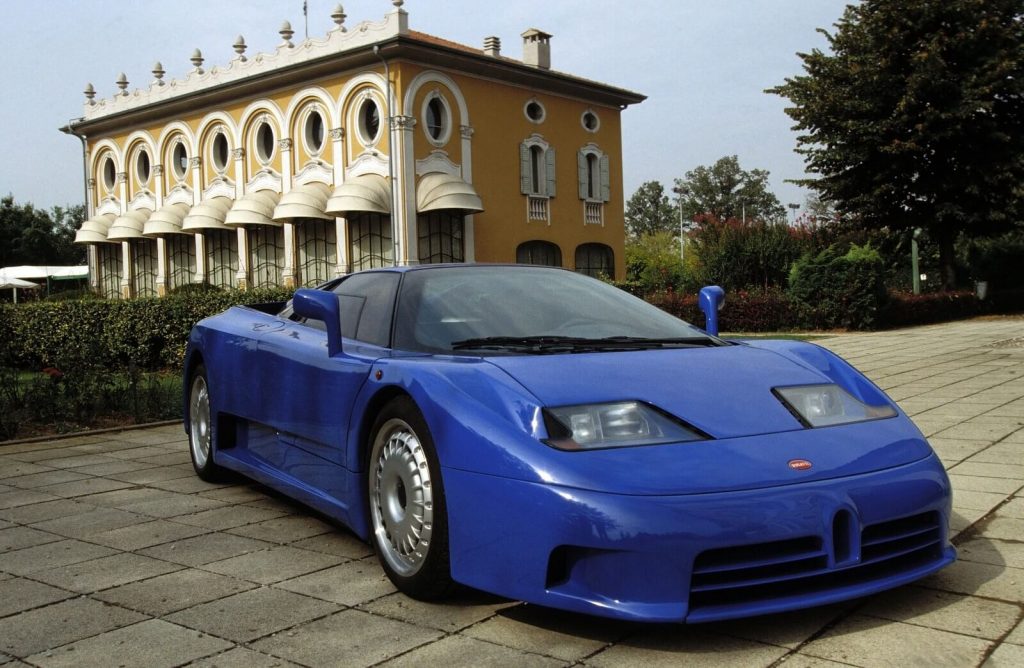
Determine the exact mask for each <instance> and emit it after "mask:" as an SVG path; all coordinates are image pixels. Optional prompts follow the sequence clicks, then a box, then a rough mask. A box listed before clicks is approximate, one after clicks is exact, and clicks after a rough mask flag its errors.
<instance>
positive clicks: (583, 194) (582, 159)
mask: <svg viewBox="0 0 1024 668" xmlns="http://www.w3.org/2000/svg"><path fill="white" fill-rule="evenodd" d="M576 169H577V186H578V189H579V194H580V199H587V190H588V188H587V154H586V153H584V152H583V151H578V152H577V153H576Z"/></svg>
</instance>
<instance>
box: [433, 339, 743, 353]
mask: <svg viewBox="0 0 1024 668" xmlns="http://www.w3.org/2000/svg"><path fill="white" fill-rule="evenodd" d="M719 345H723V344H722V343H721V342H720V341H718V340H717V339H714V338H712V337H710V336H687V337H674V338H644V337H638V336H608V337H603V338H587V337H576V336H484V337H480V338H475V339H463V340H462V341H453V342H452V344H451V347H452V350H520V351H525V352H537V353H558V352H572V353H578V352H595V351H596V352H611V351H622V350H645V349H650V348H679V347H695V346H719Z"/></svg>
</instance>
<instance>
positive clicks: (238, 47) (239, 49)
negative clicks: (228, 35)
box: [231, 35, 246, 62]
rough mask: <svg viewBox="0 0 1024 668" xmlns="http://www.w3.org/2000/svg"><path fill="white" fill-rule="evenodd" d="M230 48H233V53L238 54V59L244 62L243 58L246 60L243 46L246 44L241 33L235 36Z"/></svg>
mask: <svg viewBox="0 0 1024 668" xmlns="http://www.w3.org/2000/svg"><path fill="white" fill-rule="evenodd" d="M231 48H233V49H234V50H235V53H237V54H238V59H239V60H241V61H242V62H245V60H246V58H245V48H246V46H245V38H244V37H242V36H241V35H239V36H238V37H236V38H235V43H234V44H232V45H231Z"/></svg>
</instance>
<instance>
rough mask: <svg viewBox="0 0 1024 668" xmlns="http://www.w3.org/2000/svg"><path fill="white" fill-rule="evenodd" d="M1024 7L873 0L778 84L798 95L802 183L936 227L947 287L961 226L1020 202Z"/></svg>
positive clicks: (991, 225)
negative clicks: (822, 48) (804, 175)
mask: <svg viewBox="0 0 1024 668" xmlns="http://www.w3.org/2000/svg"><path fill="white" fill-rule="evenodd" d="M1022 19H1024V0H943V1H942V2H935V1H934V0H863V2H861V3H859V4H855V5H850V6H848V7H847V8H846V11H845V13H844V14H843V16H842V18H841V19H840V20H839V22H838V23H836V25H835V32H834V33H829V32H827V31H825V30H821V31H820V32H821V33H822V34H824V35H825V36H826V38H827V39H828V41H829V48H830V51H831V53H828V54H826V53H823V52H822V51H820V50H818V49H815V50H814V51H812V52H811V53H809V54H807V53H804V54H799V55H800V58H801V59H802V60H803V68H804V71H805V72H806V74H803V75H800V76H796V77H793V78H789V79H786V81H785V83H784V84H782V85H780V86H777V87H775V88H772V89H769V90H768V91H767V92H769V93H774V94H777V95H780V96H782V97H785V98H788V99H789V100H790V101H791V102H792V103H793V106H792V107H791V108H789V109H787V110H786V113H787V114H789V116H790V117H792V118H793V120H794V121H796V125H795V126H794V129H795V130H797V131H798V132H800V133H801V134H800V136H799V137H798V138H797V144H798V147H797V151H798V152H799V153H801V154H803V156H804V160H805V162H806V164H807V169H808V171H809V172H810V173H812V174H816V175H817V177H816V178H813V179H807V180H805V181H802V182H801V183H802V184H803V185H807V186H809V187H811V188H813V189H814V190H816V191H817V192H818V193H819V194H820V196H821V198H822V199H823V200H826V201H828V202H829V203H831V204H832V205H834V206H835V207H836V209H837V211H838V213H839V214H841V215H843V216H844V218H846V219H847V220H848V221H849V222H852V223H854V224H856V225H859V226H861V227H862V228H864V229H878V228H882V227H890V228H893V229H908V228H918V227H920V228H924V229H926V230H927V231H928V233H929V236H930V237H931V238H932V239H933V240H935V242H936V243H937V244H938V246H939V256H940V264H941V272H942V282H943V285H944V287H946V288H951V287H953V283H954V280H955V273H954V251H953V244H954V241H955V240H956V238H957V236H958V234H960V233H962V232H966V233H968V234H970V235H979V234H993V233H998V232H999V231H1001V230H1005V229H1008V228H1009V227H1010V226H1012V224H1013V222H1014V221H1015V220H1019V217H1020V215H1021V210H1022V206H1021V205H1022V202H1021V200H1022V190H1021V185H1020V184H1021V183H1024V158H1022V156H1024V20H1022Z"/></svg>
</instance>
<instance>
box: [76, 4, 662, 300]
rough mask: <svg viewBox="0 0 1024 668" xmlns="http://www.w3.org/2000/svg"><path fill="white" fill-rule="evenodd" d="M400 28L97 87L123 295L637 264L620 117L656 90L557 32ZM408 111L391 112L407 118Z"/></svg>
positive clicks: (103, 285)
mask: <svg viewBox="0 0 1024 668" xmlns="http://www.w3.org/2000/svg"><path fill="white" fill-rule="evenodd" d="M392 4H393V5H394V8H393V9H392V10H391V11H390V12H389V13H388V14H387V15H386V16H385V17H384V19H383V21H380V22H363V23H360V24H359V25H358V26H355V27H347V26H346V25H345V18H346V17H345V14H344V11H343V10H342V8H341V6H340V5H339V6H338V7H337V8H335V10H334V12H333V13H332V15H331V16H332V18H333V20H334V22H335V24H336V27H335V28H334V29H333V30H331V31H330V32H329V33H328V34H327V35H326V36H325V37H324V38H322V39H307V40H305V41H302V42H297V41H294V40H293V34H294V33H293V31H292V30H291V27H290V26H289V25H288V24H287V23H285V24H284V25H282V27H281V29H280V31H279V32H280V35H281V39H282V42H281V44H280V45H279V46H278V47H277V48H276V50H275V51H274V52H273V53H261V54H258V55H247V54H246V45H245V40H244V39H243V38H242V37H241V36H239V37H238V39H237V40H236V42H235V44H234V45H233V47H234V50H235V53H236V54H237V55H236V56H235V58H234V59H232V60H231V62H230V63H228V64H227V65H226V66H220V67H205V66H204V59H203V56H202V54H201V53H200V52H199V51H198V50H196V51H195V52H194V53H193V54H192V58H191V62H192V66H193V68H192V70H191V71H190V72H189V73H188V75H187V76H186V77H185V78H183V79H180V80H172V81H168V80H165V79H164V75H165V72H164V69H163V67H162V66H161V65H160V63H157V64H155V65H154V67H153V77H154V78H153V81H152V83H151V84H150V85H149V86H147V87H145V88H141V89H137V90H132V91H130V90H129V89H128V86H129V82H128V81H127V80H126V78H125V76H124V75H123V74H122V75H121V77H120V78H119V79H118V81H117V86H118V88H119V90H120V92H119V93H118V94H117V95H115V96H114V97H113V98H108V99H96V94H95V91H94V89H93V87H92V85H91V84H90V85H89V86H87V87H86V93H85V94H86V98H87V99H86V104H85V112H84V116H83V117H82V118H81V119H79V120H78V121H75V122H73V123H71V124H70V125H69V126H68V127H66V128H63V130H64V131H65V132H69V133H71V134H75V135H77V136H78V137H80V138H81V140H82V144H83V151H84V156H85V157H84V160H85V167H84V169H85V171H86V174H87V176H86V178H87V183H88V186H87V192H88V212H89V216H88V218H87V220H86V221H85V222H84V223H83V224H82V226H81V229H80V230H79V231H78V235H77V238H76V241H77V242H79V243H84V244H88V245H89V265H90V275H91V281H92V284H93V286H94V288H96V289H97V290H98V291H100V292H101V293H103V294H104V295H106V296H108V297H116V296H126V297H129V296H152V295H162V294H165V293H166V292H167V291H169V290H172V289H174V288H177V287H180V286H182V285H185V284H189V283H209V284H212V285H217V286H222V287H266V286H275V285H287V286H294V285H314V284H317V283H319V282H322V281H324V280H327V279H329V278H332V277H334V276H337V275H340V274H344V273H348V272H350V271H356V270H359V269H364V268H368V267H376V266H384V265H390V264H392V263H398V264H415V263H425V262H463V261H465V262H474V261H475V262H526V263H536V264H554V265H560V266H565V267H569V268H573V269H576V270H577V271H581V272H585V273H589V274H593V275H597V274H607V275H610V276H613V277H621V276H622V275H623V273H624V261H623V243H624V221H623V210H624V200H623V192H622V139H621V137H622V135H621V125H620V112H621V110H622V109H624V108H625V107H626V106H627V105H629V104H636V103H638V102H641V101H642V100H643V99H644V97H643V96H642V95H639V94H637V93H633V92H630V91H627V90H622V89H619V88H614V87H611V86H608V85H605V84H601V83H597V82H593V81H589V80H586V79H582V78H579V77H574V76H571V75H568V74H564V73H561V72H557V71H555V70H552V69H551V53H550V49H551V36H550V35H548V34H546V33H543V32H541V31H539V30H528V31H526V32H524V33H523V56H522V59H521V60H516V59H512V58H509V57H507V56H505V55H502V53H501V47H500V42H499V40H498V39H497V38H496V37H488V38H486V39H485V40H484V46H483V49H475V48H471V47H468V46H464V45H461V44H456V43H453V42H449V41H447V40H444V39H440V38H437V37H433V36H431V35H426V34H423V33H420V32H416V31H414V30H411V29H410V28H409V15H408V13H407V12H406V11H405V10H404V9H403V8H402V5H403V2H402V1H401V0H393V3H392ZM389 121H390V122H389Z"/></svg>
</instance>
